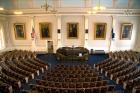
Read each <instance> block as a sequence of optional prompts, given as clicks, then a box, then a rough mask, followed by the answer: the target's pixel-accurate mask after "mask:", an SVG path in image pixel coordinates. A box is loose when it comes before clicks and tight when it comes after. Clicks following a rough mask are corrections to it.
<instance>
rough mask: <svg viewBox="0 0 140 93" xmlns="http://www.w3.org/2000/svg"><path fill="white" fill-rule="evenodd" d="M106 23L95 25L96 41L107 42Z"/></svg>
mask: <svg viewBox="0 0 140 93" xmlns="http://www.w3.org/2000/svg"><path fill="white" fill-rule="evenodd" d="M106 29H107V24H106V23H95V24H94V39H95V40H105V39H106Z"/></svg>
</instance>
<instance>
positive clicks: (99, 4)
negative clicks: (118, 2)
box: [93, 0, 106, 11]
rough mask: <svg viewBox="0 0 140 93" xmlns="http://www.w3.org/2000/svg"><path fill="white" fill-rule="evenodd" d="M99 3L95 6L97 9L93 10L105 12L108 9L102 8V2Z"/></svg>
mask: <svg viewBox="0 0 140 93" xmlns="http://www.w3.org/2000/svg"><path fill="white" fill-rule="evenodd" d="M98 1H99V2H98V5H97V6H95V7H93V10H96V11H100V10H105V9H106V7H105V6H101V2H100V0H98Z"/></svg>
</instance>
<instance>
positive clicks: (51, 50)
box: [48, 41, 53, 53]
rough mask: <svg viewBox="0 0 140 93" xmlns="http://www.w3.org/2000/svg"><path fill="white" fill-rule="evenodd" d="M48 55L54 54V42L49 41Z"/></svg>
mask: <svg viewBox="0 0 140 93" xmlns="http://www.w3.org/2000/svg"><path fill="white" fill-rule="evenodd" d="M48 53H53V41H48Z"/></svg>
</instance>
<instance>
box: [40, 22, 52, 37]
mask: <svg viewBox="0 0 140 93" xmlns="http://www.w3.org/2000/svg"><path fill="white" fill-rule="evenodd" d="M51 27H52V24H51V23H49V22H40V23H39V30H40V38H41V39H49V38H51V36H52V35H51V33H52V31H51V30H52V29H51Z"/></svg>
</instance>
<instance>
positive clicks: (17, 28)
mask: <svg viewBox="0 0 140 93" xmlns="http://www.w3.org/2000/svg"><path fill="white" fill-rule="evenodd" d="M14 33H15V39H16V40H25V39H26V31H25V23H15V24H14Z"/></svg>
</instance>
